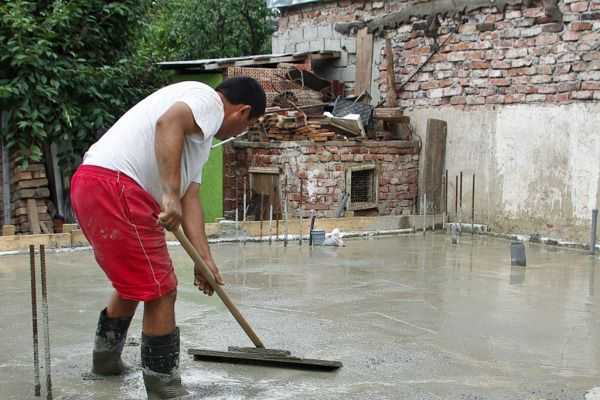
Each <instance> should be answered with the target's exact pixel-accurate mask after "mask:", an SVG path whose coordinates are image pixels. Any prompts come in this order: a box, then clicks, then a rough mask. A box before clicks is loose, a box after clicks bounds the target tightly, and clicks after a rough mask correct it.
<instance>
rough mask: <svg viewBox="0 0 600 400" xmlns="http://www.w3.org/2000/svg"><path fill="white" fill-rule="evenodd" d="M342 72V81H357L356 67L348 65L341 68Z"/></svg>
mask: <svg viewBox="0 0 600 400" xmlns="http://www.w3.org/2000/svg"><path fill="white" fill-rule="evenodd" d="M340 69H341V71H342V80H343V81H344V82H354V81H356V66H354V65H348V66H347V67H345V68H340Z"/></svg>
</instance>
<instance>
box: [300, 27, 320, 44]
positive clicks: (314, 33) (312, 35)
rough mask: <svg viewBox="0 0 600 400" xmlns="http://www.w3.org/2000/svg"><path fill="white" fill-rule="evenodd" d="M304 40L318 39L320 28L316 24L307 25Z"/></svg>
mask: <svg viewBox="0 0 600 400" xmlns="http://www.w3.org/2000/svg"><path fill="white" fill-rule="evenodd" d="M303 29H304V40H308V41H310V40H316V39H317V38H318V37H319V30H318V28H317V27H316V26H313V25H306V26H305V27H304V28H303Z"/></svg>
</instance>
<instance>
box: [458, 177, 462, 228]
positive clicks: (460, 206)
mask: <svg viewBox="0 0 600 400" xmlns="http://www.w3.org/2000/svg"><path fill="white" fill-rule="evenodd" d="M462 181H463V173H462V171H460V186H459V188H458V210H459V218H458V220H459V222H462V194H463V192H462Z"/></svg>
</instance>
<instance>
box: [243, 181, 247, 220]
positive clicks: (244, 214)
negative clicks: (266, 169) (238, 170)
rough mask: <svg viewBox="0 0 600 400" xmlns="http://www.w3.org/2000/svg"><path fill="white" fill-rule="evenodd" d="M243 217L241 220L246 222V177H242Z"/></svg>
mask: <svg viewBox="0 0 600 400" xmlns="http://www.w3.org/2000/svg"><path fill="white" fill-rule="evenodd" d="M242 213H243V216H244V219H243V221H244V222H246V178H244V209H243V210H242Z"/></svg>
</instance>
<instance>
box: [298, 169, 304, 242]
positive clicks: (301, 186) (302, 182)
mask: <svg viewBox="0 0 600 400" xmlns="http://www.w3.org/2000/svg"><path fill="white" fill-rule="evenodd" d="M303 189H304V181H303V180H302V178H300V207H298V215H299V216H300V227H299V229H300V235H299V242H298V243H299V244H300V246H302V191H303Z"/></svg>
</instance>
